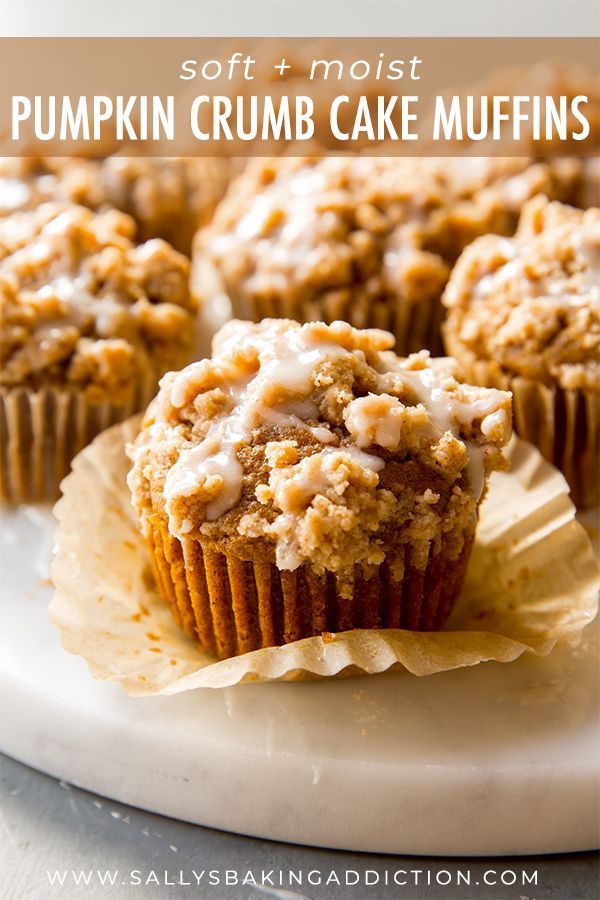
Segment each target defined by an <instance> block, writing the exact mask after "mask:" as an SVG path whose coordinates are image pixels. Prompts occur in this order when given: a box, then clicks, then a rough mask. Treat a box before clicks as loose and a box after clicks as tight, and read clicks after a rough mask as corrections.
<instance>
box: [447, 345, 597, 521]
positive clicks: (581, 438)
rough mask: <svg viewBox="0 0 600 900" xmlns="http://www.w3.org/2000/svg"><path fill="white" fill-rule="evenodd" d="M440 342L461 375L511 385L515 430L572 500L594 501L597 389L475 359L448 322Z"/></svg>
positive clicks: (580, 502) (581, 504)
mask: <svg viewBox="0 0 600 900" xmlns="http://www.w3.org/2000/svg"><path fill="white" fill-rule="evenodd" d="M444 342H445V347H446V352H447V353H448V354H449V355H451V356H453V357H454V358H455V359H456V360H457V361H458V363H459V366H460V368H461V376H462V377H463V378H464V380H465V381H467V382H470V383H471V384H476V385H481V386H483V387H496V388H501V389H502V390H506V391H512V394H513V414H514V427H515V431H516V432H517V434H518V435H519V436H520V437H522V438H523V439H524V440H526V441H529V442H530V443H532V444H535V446H536V447H538V449H539V450H540V452H541V453H542V455H543V456H544V458H545V459H547V460H548V461H549V462H551V463H552V464H553V465H555V466H556V467H557V469H560V471H561V472H562V473H563V475H564V476H565V478H566V479H567V481H568V483H569V487H570V488H571V497H572V499H573V502H574V503H575V505H576V506H578V507H579V508H581V509H588V508H590V507H592V506H596V505H597V504H598V503H600V392H599V391H593V390H573V389H572V390H567V389H565V388H561V387H560V386H558V385H556V386H549V385H546V384H542V383H541V382H539V381H535V380H533V379H531V378H523V377H520V376H512V375H509V374H507V373H506V372H504V371H503V370H502V369H500V367H499V366H498V364H497V363H495V362H493V361H489V360H481V359H477V358H476V357H475V355H474V354H473V353H472V352H471V351H470V350H469V349H468V348H467V347H465V346H464V345H463V344H462V342H461V341H460V340H458V338H456V337H455V336H454V335H453V334H451V333H450V330H449V329H448V328H446V329H445V331H444Z"/></svg>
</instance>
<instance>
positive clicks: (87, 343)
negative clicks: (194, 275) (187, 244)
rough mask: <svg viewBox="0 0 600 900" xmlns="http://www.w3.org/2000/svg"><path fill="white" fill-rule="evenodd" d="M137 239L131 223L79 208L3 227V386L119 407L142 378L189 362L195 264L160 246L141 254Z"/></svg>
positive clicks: (17, 218) (52, 209) (49, 210)
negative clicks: (80, 395)
mask: <svg viewBox="0 0 600 900" xmlns="http://www.w3.org/2000/svg"><path fill="white" fill-rule="evenodd" d="M134 231H135V226H134V223H133V221H132V219H130V218H129V216H126V215H124V214H123V213H119V212H116V211H109V212H105V213H101V214H95V213H93V212H91V211H90V210H87V209H84V208H83V207H81V206H73V205H70V204H53V203H48V204H43V205H42V206H40V207H39V208H38V209H37V210H36V211H32V212H23V213H15V214H13V215H12V216H10V217H7V218H5V219H3V220H1V221H0V310H1V318H0V385H2V386H4V387H7V388H11V387H27V388H29V389H32V390H36V389H38V388H40V387H45V386H50V385H54V386H59V387H60V386H63V387H64V386H76V387H78V388H81V389H82V390H85V392H86V394H87V396H88V399H89V400H90V401H91V402H102V401H104V400H106V399H109V400H110V401H111V402H114V403H118V402H119V395H120V393H121V392H123V391H126V389H127V387H128V386H129V385H130V384H131V381H132V379H133V378H134V377H135V376H138V377H139V376H140V374H143V373H145V372H148V371H154V372H155V371H156V370H158V371H159V372H161V373H162V372H165V371H166V370H167V369H169V368H171V367H174V366H177V365H180V364H181V363H182V361H184V360H185V357H186V356H188V353H189V350H190V346H191V343H192V339H193V329H194V318H195V307H194V303H193V301H192V299H191V297H190V294H189V289H188V270H189V263H188V260H187V259H186V258H185V257H184V256H182V255H181V254H179V253H177V252H176V251H175V250H173V248H172V247H170V246H169V245H168V244H167V243H165V242H164V241H162V240H159V239H156V240H152V241H148V242H146V243H145V244H140V245H136V244H134V243H133V234H134ZM188 358H189V356H188Z"/></svg>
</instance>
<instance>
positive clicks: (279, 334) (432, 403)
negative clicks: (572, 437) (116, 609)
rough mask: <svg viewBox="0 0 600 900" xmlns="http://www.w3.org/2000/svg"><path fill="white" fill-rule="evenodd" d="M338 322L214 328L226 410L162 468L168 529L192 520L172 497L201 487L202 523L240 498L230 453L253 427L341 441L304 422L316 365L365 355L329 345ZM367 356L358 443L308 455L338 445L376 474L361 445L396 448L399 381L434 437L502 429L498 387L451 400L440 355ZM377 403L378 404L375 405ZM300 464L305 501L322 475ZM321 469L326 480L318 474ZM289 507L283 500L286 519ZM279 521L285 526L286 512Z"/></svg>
mask: <svg viewBox="0 0 600 900" xmlns="http://www.w3.org/2000/svg"><path fill="white" fill-rule="evenodd" d="M336 327H341V328H342V329H344V328H349V326H344V325H343V324H342V323H337V325H336V324H334V325H333V326H331V328H330V329H329V330H323V327H322V328H321V330H319V328H315V327H313V326H311V325H305V326H303V327H295V326H293V325H292V323H285V325H284V326H281V325H280V324H279V325H278V324H277V323H269V322H266V323H263V325H261V326H255V325H251V324H249V323H244V322H231V323H229V324H228V325H227V326H225V328H224V329H222V331H221V332H220V333H219V334H218V335H217V337H216V338H215V342H214V354H215V360H216V366H217V369H218V370H219V369H220V370H221V373H222V374H221V375H220V376H219V377H218V378H217V379H216V382H217V384H218V389H219V391H220V392H221V393H222V394H224V396H225V403H224V406H223V411H222V412H221V413H220V414H219V415H217V416H216V417H215V418H214V419H213V421H212V422H210V424H209V427H208V430H207V432H206V434H205V437H204V438H203V439H202V440H201V441H200V443H199V444H197V445H195V446H192V447H189V448H188V449H184V450H182V451H181V452H180V455H179V458H178V460H177V461H176V462H175V464H174V465H173V466H172V467H171V469H170V470H169V472H168V474H167V478H166V480H165V485H164V497H165V504H166V510H167V513H168V514H169V518H170V529H171V531H172V532H173V533H175V534H180V535H183V534H186V533H188V532H189V531H190V530H191V529H192V523H190V522H189V521H186V520H184V522H183V523H181V522H180V521H179V517H178V516H177V514H176V501H177V500H178V498H180V497H185V496H190V495H193V494H194V492H195V491H196V490H197V489H198V488H199V487H203V488H204V491H203V493H204V496H205V497H207V496H208V498H209V502H208V503H207V505H206V507H205V510H204V518H205V519H206V520H207V521H214V520H215V519H218V518H219V517H220V516H222V515H223V514H224V513H225V512H227V511H228V510H229V509H231V508H233V507H234V506H235V505H236V503H237V502H238V501H239V499H240V497H241V493H242V486H243V476H244V470H243V466H242V465H241V463H240V461H239V459H238V455H237V451H238V448H239V447H240V445H241V444H243V443H248V442H250V439H251V434H252V431H253V430H254V429H256V428H257V427H259V426H261V425H264V424H265V423H266V424H272V425H275V426H278V427H280V428H285V427H293V428H296V429H298V428H301V429H306V430H308V431H310V432H311V433H312V435H313V436H314V437H315V438H316V439H317V440H318V441H320V442H321V443H323V444H324V445H328V444H332V443H334V442H336V443H337V442H338V440H339V438H338V436H337V435H335V434H334V433H333V432H332V431H331V429H330V428H328V427H326V426H325V425H311V424H309V422H310V420H311V419H313V420H317V419H318V413H319V411H318V409H317V407H316V405H315V403H314V402H313V400H312V399H311V393H312V391H313V390H314V386H315V385H314V378H315V374H316V372H317V370H318V369H319V368H320V367H321V366H322V364H323V363H325V362H327V361H331V360H336V359H339V358H344V357H348V356H351V355H352V354H354V355H356V354H359V355H360V357H361V358H363V357H362V351H360V350H356V349H355V350H347V349H345V348H344V347H343V346H341V343H337V342H336V340H335V329H336ZM350 346H352V345H350ZM372 360H373V361H374V363H373V364H374V365H375V366H376V369H377V371H378V373H379V374H378V389H379V394H376V395H369V397H367V398H356V399H355V400H354V401H352V402H351V403H349V404H348V406H347V407H346V424H347V425H348V429H349V431H350V432H351V434H352V435H353V436H354V440H355V443H356V444H357V445H358V446H357V447H346V446H344V447H343V448H340V447H329V446H325V447H324V449H323V450H322V451H320V452H319V453H317V454H313V456H311V457H310V458H311V459H313V457H315V456H318V457H320V458H321V459H322V460H326V459H327V458H328V457H329V456H330V454H332V453H339V452H342V451H343V452H344V453H347V454H350V455H351V456H352V458H353V459H354V461H355V463H358V464H359V465H360V466H361V467H362V468H365V469H370V470H371V471H372V472H380V471H381V470H382V469H383V468H384V465H385V463H384V461H383V460H382V459H381V458H380V457H378V456H374V455H371V454H368V453H365V452H364V451H363V450H361V449H358V448H359V447H366V446H368V445H369V444H376V445H379V446H381V447H383V448H388V449H391V450H393V449H396V448H397V447H398V446H399V441H400V434H401V428H402V414H403V413H404V412H405V411H406V407H405V404H404V403H403V402H402V400H401V399H399V398H398V397H394V396H391V395H390V394H388V393H387V391H389V390H390V389H391V385H392V384H395V386H396V392H397V391H398V387H401V386H402V385H404V386H405V388H406V392H407V393H408V394H409V395H410V400H409V404H410V405H411V406H412V405H414V404H416V403H418V404H422V406H423V407H424V408H425V412H426V416H425V421H426V427H427V433H428V434H429V435H430V436H431V438H432V440H434V441H437V440H439V439H440V438H441V437H442V436H443V435H444V433H446V432H450V433H451V434H453V435H454V436H455V437H457V438H458V437H460V434H461V432H462V431H463V429H464V428H472V426H473V424H474V422H475V421H477V420H478V421H480V425H481V432H482V434H483V435H484V437H488V438H489V436H490V435H491V434H492V432H495V431H496V430H497V429H504V428H506V427H507V426H508V422H507V415H506V413H505V412H504V410H503V409H499V407H500V406H501V405H502V404H503V403H504V402H505V400H506V396H507V395H506V394H505V393H504V392H502V391H497V390H493V389H489V390H486V391H485V393H484V395H483V396H482V392H481V389H479V388H469V387H468V386H465V385H463V386H462V387H461V389H460V391H461V395H460V397H458V396H457V394H456V391H455V388H456V382H455V381H454V379H453V377H452V376H451V375H450V374H449V371H448V366H447V364H444V363H443V362H442V361H440V362H439V364H438V363H433V364H426V365H424V366H423V367H422V368H417V367H415V368H406V367H404V366H403V365H402V364H401V361H400V360H399V359H398V357H396V356H395V355H394V354H390V353H386V352H377V351H376V350H375V349H373V351H372ZM214 365H215V364H213V363H211V362H209V361H202V362H199V363H195V364H193V365H192V366H188V368H187V369H184V370H183V372H181V373H179V374H178V375H177V376H176V377H175V378H174V379H173V380H172V381H171V382H170V384H169V385H168V400H170V403H171V404H172V406H174V407H176V408H182V407H184V406H185V405H186V404H187V403H189V402H190V401H192V400H193V399H194V397H195V396H196V393H197V391H196V392H195V391H194V383H195V382H196V381H198V379H199V383H201V382H202V380H203V378H205V377H206V376H208V375H209V374H210V373H211V367H213V370H212V371H213V375H214ZM444 366H445V367H444ZM209 383H210V387H215V380H214V377H213V380H212V381H211V380H210V378H209ZM382 400H383V403H381V402H380V403H379V404H377V402H375V403H373V402H372V401H382ZM382 413H383V414H382ZM306 420H309V421H306ZM361 432H365V433H370V434H371V439H370V440H369V441H366V440H365V441H363V440H362V439H361V436H360V434H361ZM465 443H466V446H467V451H468V455H469V473H470V482H471V489H472V492H473V494H474V495H475V497H476V498H478V497H479V496H480V494H481V490H482V488H483V484H484V455H485V452H484V449H483V448H481V447H479V446H478V445H477V444H476V443H475V442H474V441H465ZM301 471H302V473H304V474H303V475H302V476H301V475H300V473H298V474H297V475H294V477H295V478H299V479H300V480H301V478H307V476H306V472H308V471H310V473H311V476H310V479H308V480H307V481H306V484H304V483H303V484H302V485H301V486H302V488H303V490H305V492H306V495H307V498H310V500H307V502H308V503H310V502H311V500H312V499H313V498H314V497H315V496H316V495H317V494H318V493H319V492H320V491H321V490H323V485H324V484H325V483H326V482H325V481H323V484H321V481H320V475H319V467H318V465H316V466H315V465H314V464H313V465H311V466H310V467H309V468H302V470H301ZM321 475H322V476H323V479H326V476H325V475H324V474H323V472H321ZM293 514H294V513H292V512H291V511H290V510H286V509H284V508H283V507H282V515H283V516H284V517H285V516H289V515H293ZM278 521H279V520H278ZM196 524H197V523H196ZM280 525H281V527H282V529H283V531H286V532H288V533H289V530H290V529H289V522H287V519H283V520H282V521H281V522H280ZM284 526H285V527H284ZM278 553H279V551H278ZM288 553H289V554H290V555H289V558H288V556H286V554H288ZM290 559H291V560H292V561H293V560H294V559H295V557H294V552H293V549H289V548H288V549H286V550H283V549H282V550H281V551H280V555H279V556H278V562H279V564H280V565H281V567H284V568H287V567H288V565H289V560H290Z"/></svg>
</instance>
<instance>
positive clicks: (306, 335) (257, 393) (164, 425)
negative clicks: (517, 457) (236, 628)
mask: <svg viewBox="0 0 600 900" xmlns="http://www.w3.org/2000/svg"><path fill="white" fill-rule="evenodd" d="M393 343H394V339H393V337H392V335H391V334H389V333H388V332H385V331H379V330H375V329H368V330H362V331H361V330H358V329H355V328H352V327H351V326H350V325H348V324H346V323H344V322H335V323H333V324H332V325H325V324H323V323H321V322H313V323H309V324H306V325H303V326H300V325H299V324H298V323H296V322H292V321H289V320H285V319H278V320H273V319H271V320H268V319H267V320H264V321H263V322H262V323H261V324H259V325H254V324H251V323H248V322H240V321H232V322H230V323H228V324H227V325H226V326H225V327H224V328H223V329H222V330H221V331H220V332H219V333H218V335H217V336H216V338H215V341H214V345H213V357H212V359H205V360H202V361H200V362H197V363H193V364H192V365H191V366H188V367H187V368H185V369H183V371H182V372H179V373H174V372H171V373H169V374H168V375H166V376H165V377H164V378H163V380H162V382H161V390H160V392H159V394H158V396H157V398H156V400H155V401H154V402H153V403H152V404H151V406H150V408H149V410H148V413H147V415H146V419H145V422H144V424H143V428H142V431H141V434H140V436H139V438H138V440H137V443H136V445H135V446H134V447H133V448H131V451H130V453H131V456H132V459H133V460H134V466H133V469H132V472H131V474H130V486H131V488H132V491H133V495H134V501H135V503H136V504H137V505H138V506H142V507H145V508H150V507H152V508H153V509H154V510H156V509H157V508H158V509H159V510H161V511H162V512H163V513H165V514H166V515H168V517H169V527H170V530H171V532H172V533H173V534H175V535H177V536H179V537H182V538H186V537H192V538H205V539H209V540H212V541H214V542H215V543H216V545H217V546H221V545H222V544H223V542H225V544H226V545H227V548H228V550H231V549H232V548H233V552H234V554H236V555H239V556H241V557H242V558H248V557H252V555H253V554H256V553H258V554H259V556H260V554H261V552H265V553H266V555H267V558H269V557H268V554H269V553H272V554H273V557H274V559H275V561H276V562H277V565H278V566H279V568H281V569H294V568H296V567H297V566H298V565H300V564H301V563H304V562H309V563H310V564H312V566H313V567H314V568H315V569H317V570H321V571H322V570H323V569H327V570H330V571H341V570H344V569H348V568H351V567H352V566H353V565H355V564H360V565H363V566H365V565H367V566H368V565H377V564H379V563H381V562H382V560H383V558H384V555H385V547H386V545H387V544H389V543H390V541H395V542H396V543H397V542H398V541H401V540H404V541H409V540H410V541H411V543H413V544H414V545H417V544H418V545H419V546H420V547H421V548H422V550H423V553H425V554H426V553H428V552H429V546H430V542H431V541H434V540H436V539H437V540H438V541H441V540H442V537H443V535H446V536H447V537H448V540H449V541H450V542H451V541H452V538H453V537H454V538H455V541H456V546H455V547H454V551H455V553H456V555H458V553H459V552H460V549H461V548H462V543H461V542H462V540H463V536H464V531H465V524H468V523H469V522H470V521H472V520H473V519H474V515H475V510H476V506H477V503H478V502H479V499H480V496H481V494H482V492H483V489H484V484H485V478H486V474H487V473H488V472H489V471H490V470H491V469H493V468H495V467H498V465H499V464H500V448H501V447H502V446H503V445H504V444H505V443H506V441H507V439H508V437H509V434H510V415H511V398H510V394H508V393H506V392H504V391H497V390H488V389H484V388H477V387H470V386H468V385H463V384H459V383H458V382H457V381H456V379H455V378H454V377H453V375H452V373H451V366H452V363H451V361H449V360H432V359H430V358H429V355H428V354H427V353H426V352H422V353H419V354H414V355H412V356H410V357H408V358H407V359H401V358H400V357H398V356H396V354H395V353H393V352H391V350H390V348H391V347H392V346H393Z"/></svg>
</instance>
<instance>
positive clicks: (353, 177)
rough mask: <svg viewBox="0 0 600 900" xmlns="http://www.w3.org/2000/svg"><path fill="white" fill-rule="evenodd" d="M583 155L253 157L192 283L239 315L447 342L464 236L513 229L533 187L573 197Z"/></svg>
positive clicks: (412, 347)
mask: <svg viewBox="0 0 600 900" xmlns="http://www.w3.org/2000/svg"><path fill="white" fill-rule="evenodd" d="M582 178H583V174H582V163H581V161H579V160H557V161H554V162H545V163H544V162H539V163H535V162H534V161H533V160H532V159H530V158H524V159H514V160H513V159H439V158H426V159H420V158H419V159H413V158H411V159H398V158H390V157H366V156H363V157H343V158H339V157H337V158H334V157H325V158H320V159H317V158H312V159H311V158H294V159H266V160H265V159H262V160H255V161H253V162H251V163H249V165H248V167H247V168H246V170H245V172H244V174H242V175H241V176H240V178H239V179H238V180H237V181H236V182H234V184H233V185H232V188H231V190H230V191H229V193H228V195H227V197H226V198H225V200H224V201H223V202H222V203H221V204H220V206H219V207H218V209H217V212H216V213H215V218H214V220H213V224H212V225H211V226H209V227H208V228H207V229H206V230H204V231H201V232H199V234H198V236H197V238H196V240H195V244H194V255H193V259H194V277H193V286H194V289H195V290H197V292H198V294H199V296H200V298H201V299H203V300H205V301H206V302H210V298H211V294H217V293H223V294H225V295H226V296H227V297H228V298H229V300H230V301H231V305H232V309H233V314H234V316H236V317H240V318H246V319H251V320H252V321H260V320H261V319H262V318H263V317H265V316H269V317H278V318H279V317H283V318H286V317H288V318H294V319H296V320H298V321H300V322H307V321H314V320H323V321H326V322H332V321H334V320H336V319H342V320H344V321H347V322H349V323H350V324H352V325H354V326H355V327H358V328H364V327H377V328H385V329H387V330H388V331H391V332H392V333H393V334H394V336H395V338H396V342H397V343H396V349H397V351H398V352H399V353H402V354H406V353H409V352H413V351H417V350H421V349H422V348H424V347H425V348H427V349H429V350H431V352H433V353H438V352H439V351H440V350H441V347H442V343H441V334H440V323H441V317H442V311H443V307H442V305H441V303H440V297H441V294H442V291H443V289H444V287H445V285H446V282H447V279H448V277H449V274H450V267H451V265H452V263H453V262H454V261H455V259H456V257H457V256H458V255H459V254H460V252H461V250H462V249H463V247H464V246H465V245H466V244H468V243H469V242H470V241H471V240H473V238H475V237H477V236H478V235H480V234H484V233H486V232H488V231H499V232H502V233H507V234H512V233H513V231H514V228H515V226H516V220H517V218H518V214H519V211H520V208H521V206H522V204H523V203H524V202H525V201H526V200H527V199H528V198H530V197H531V196H533V195H534V194H535V193H537V192H540V191H544V192H547V193H548V194H549V195H550V196H552V197H554V198H556V199H561V200H571V199H574V197H575V195H576V194H577V192H578V190H579V188H580V185H581V181H582Z"/></svg>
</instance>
